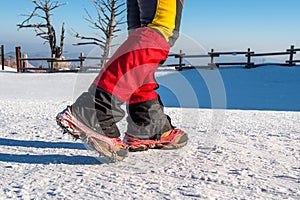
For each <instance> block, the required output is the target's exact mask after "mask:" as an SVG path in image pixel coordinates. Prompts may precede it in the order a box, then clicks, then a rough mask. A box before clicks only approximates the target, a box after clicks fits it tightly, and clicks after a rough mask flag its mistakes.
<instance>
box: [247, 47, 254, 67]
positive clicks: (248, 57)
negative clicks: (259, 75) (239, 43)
mask: <svg viewBox="0 0 300 200" xmlns="http://www.w3.org/2000/svg"><path fill="white" fill-rule="evenodd" d="M246 56H247V64H246V68H251V67H253V64H252V63H251V49H250V48H248V52H247V54H246Z"/></svg>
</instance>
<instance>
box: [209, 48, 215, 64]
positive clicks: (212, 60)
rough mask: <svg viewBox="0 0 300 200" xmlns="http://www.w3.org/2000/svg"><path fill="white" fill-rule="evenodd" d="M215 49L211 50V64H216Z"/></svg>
mask: <svg viewBox="0 0 300 200" xmlns="http://www.w3.org/2000/svg"><path fill="white" fill-rule="evenodd" d="M214 51H215V50H214V49H211V52H210V63H211V64H214V62H215V58H214Z"/></svg>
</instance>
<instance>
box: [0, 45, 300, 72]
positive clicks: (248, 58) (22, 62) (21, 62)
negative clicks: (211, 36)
mask: <svg viewBox="0 0 300 200" xmlns="http://www.w3.org/2000/svg"><path fill="white" fill-rule="evenodd" d="M1 49H2V47H1ZM3 51H4V50H3ZM298 51H300V48H294V45H291V47H290V48H289V49H286V51H282V52H263V53H255V52H254V51H251V49H250V48H248V49H247V51H228V52H227V51H219V52H218V51H214V49H211V51H210V52H208V53H207V54H194V55H186V54H185V53H183V51H182V50H180V52H179V53H178V54H177V53H173V54H169V55H168V57H174V58H176V59H178V63H173V64H167V65H163V66H169V67H175V69H177V70H182V69H188V68H209V69H213V68H218V67H220V66H236V65H239V66H245V67H246V68H253V67H258V66H263V65H267V64H270V63H254V62H253V61H252V58H253V57H265V56H278V55H289V58H288V59H287V60H285V62H283V63H271V64H273V65H280V66H295V65H296V63H300V60H299V59H298V60H296V59H294V55H295V54H297V52H298ZM2 54H4V53H1V55H2ZM236 55H244V57H245V61H239V62H215V58H218V57H221V56H236ZM185 58H191V59H193V58H210V63H208V64H207V65H198V66H191V65H186V64H185V63H184V59H185ZM88 59H97V60H99V61H101V60H108V59H109V58H102V57H88V56H84V54H83V53H81V54H80V56H79V57H78V58H76V59H66V60H59V59H56V58H27V57H23V58H22V57H21V47H16V61H17V62H16V63H17V71H18V72H25V71H26V70H45V71H47V72H53V71H65V70H57V69H55V68H54V67H53V64H54V63H62V62H79V66H78V67H77V68H76V69H73V70H67V71H83V70H85V69H86V70H87V69H100V67H84V62H85V61H86V60H88ZM33 60H42V61H43V60H44V61H47V63H48V65H50V67H48V68H28V67H26V62H28V61H33Z"/></svg>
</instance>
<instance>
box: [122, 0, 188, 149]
mask: <svg viewBox="0 0 300 200" xmlns="http://www.w3.org/2000/svg"><path fill="white" fill-rule="evenodd" d="M150 2H151V3H149V1H148V0H138V4H139V7H140V18H141V19H140V21H141V23H142V24H143V25H144V26H147V27H150V28H151V29H153V30H155V31H157V32H158V33H159V36H158V37H159V38H162V39H163V40H165V42H168V44H169V45H173V44H174V42H175V41H176V39H177V38H178V35H179V34H178V31H179V26H180V19H181V13H182V6H183V4H182V1H180V0H157V1H150ZM149 39H150V40H157V39H155V38H149ZM149 56H150V58H153V57H154V55H151V54H150V55H149ZM165 59H166V58H163V57H160V60H156V61H155V62H153V63H152V65H151V67H150V69H151V70H149V71H148V75H147V76H146V77H145V78H144V79H143V80H144V82H143V85H142V86H141V87H139V88H138V89H137V90H136V91H135V92H134V93H133V94H132V95H131V97H130V100H129V101H128V105H127V112H128V117H127V122H128V128H127V133H126V136H125V141H126V142H127V143H128V144H129V145H131V147H132V148H134V149H132V150H146V149H147V148H152V147H153V148H156V147H159V148H164V147H166V148H179V147H181V146H184V145H185V144H186V142H187V135H186V134H185V133H184V132H183V131H181V130H180V131H179V130H174V126H173V125H172V124H171V120H170V117H169V116H168V115H166V114H165V113H164V109H163V104H162V102H161V100H160V98H159V95H158V94H157V93H156V92H155V89H156V88H157V83H156V81H155V78H154V72H155V71H156V69H157V67H158V64H159V63H162V62H163V61H164V60H165ZM154 94H155V95H154ZM148 96H152V97H153V98H151V99H147V98H145V97H148ZM163 136H166V137H165V138H164V139H162V137H163ZM153 140H155V142H153Z"/></svg>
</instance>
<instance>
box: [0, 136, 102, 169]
mask: <svg viewBox="0 0 300 200" xmlns="http://www.w3.org/2000/svg"><path fill="white" fill-rule="evenodd" d="M0 145H1V146H17V147H33V148H55V149H59V148H66V149H78V150H86V147H85V146H84V145H83V144H79V143H68V142H42V141H25V140H13V139H4V138H0ZM0 162H14V163H26V164H67V165H94V164H102V163H101V162H100V161H99V160H98V159H96V158H95V157H92V156H81V155H74V156H67V155H59V154H51V155H49V154H48V155H30V154H28V153H26V154H9V153H0Z"/></svg>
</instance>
